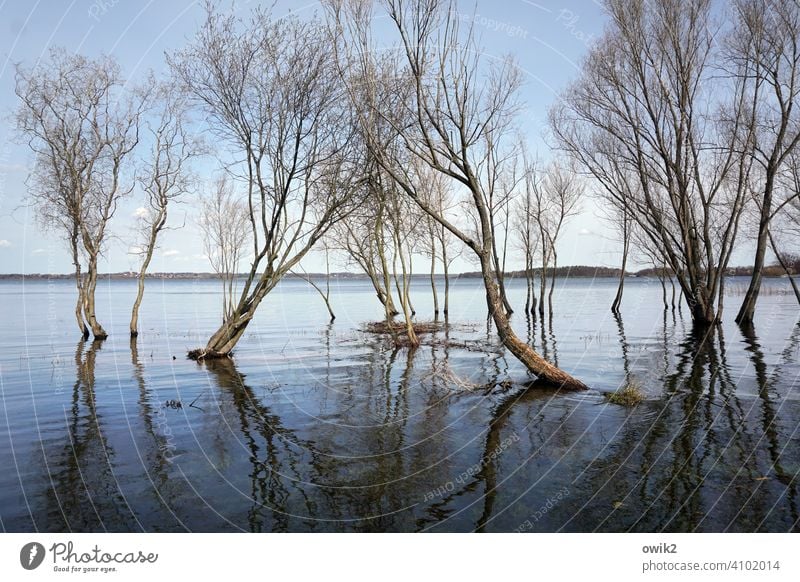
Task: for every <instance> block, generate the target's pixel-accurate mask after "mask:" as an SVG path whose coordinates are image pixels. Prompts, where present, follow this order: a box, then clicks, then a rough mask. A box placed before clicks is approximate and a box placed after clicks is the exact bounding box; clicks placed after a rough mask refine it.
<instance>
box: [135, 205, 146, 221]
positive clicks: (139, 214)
mask: <svg viewBox="0 0 800 582" xmlns="http://www.w3.org/2000/svg"><path fill="white" fill-rule="evenodd" d="M149 214H150V211H149V210H148V209H147V208H145V207H144V206H140V207H139V208H137V209H136V210H134V211H133V216H134V217H135V218H145V217H146V216H148V215H149Z"/></svg>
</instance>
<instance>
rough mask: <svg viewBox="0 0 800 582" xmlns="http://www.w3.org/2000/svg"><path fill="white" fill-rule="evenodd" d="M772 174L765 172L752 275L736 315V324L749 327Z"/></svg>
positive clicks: (759, 275) (760, 268)
mask: <svg viewBox="0 0 800 582" xmlns="http://www.w3.org/2000/svg"><path fill="white" fill-rule="evenodd" d="M773 184H774V172H772V171H770V170H769V169H768V170H767V177H766V184H765V186H764V199H763V200H762V203H761V216H760V218H759V222H758V239H757V241H756V256H755V259H754V260H753V274H752V275H751V276H750V285H749V286H748V287H747V292H746V293H745V294H744V299H743V300H742V306H741V307H740V308H739V313H738V314H737V315H736V323H738V324H740V325H751V324H752V323H753V316H754V315H755V311H756V302H757V301H758V294H759V292H760V291H761V278H762V272H763V269H764V257H765V256H766V253H767V236H768V234H769V222H770V215H771V214H772V188H773Z"/></svg>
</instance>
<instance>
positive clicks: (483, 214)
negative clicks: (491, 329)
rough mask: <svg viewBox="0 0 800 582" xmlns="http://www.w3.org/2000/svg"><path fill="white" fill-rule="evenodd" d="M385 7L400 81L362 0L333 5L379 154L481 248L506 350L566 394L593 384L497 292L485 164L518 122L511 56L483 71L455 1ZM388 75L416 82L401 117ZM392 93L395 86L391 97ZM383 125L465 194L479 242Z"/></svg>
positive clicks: (443, 220)
mask: <svg viewBox="0 0 800 582" xmlns="http://www.w3.org/2000/svg"><path fill="white" fill-rule="evenodd" d="M385 4H386V6H387V9H388V13H389V17H390V18H391V21H392V22H393V23H394V25H395V28H396V30H397V32H398V33H399V36H400V43H401V47H400V53H401V55H402V59H403V60H404V62H405V67H406V70H405V71H404V74H403V75H400V74H398V73H399V71H397V70H395V71H392V73H391V74H389V75H384V74H382V73H380V72H379V71H378V70H377V68H376V63H375V58H374V52H373V51H372V48H373V47H372V46H371V41H370V38H369V17H370V15H369V11H368V7H365V6H364V5H363V3H354V4H348V5H347V6H344V5H343V3H341V2H332V3H331V10H332V14H333V16H334V18H335V22H336V31H337V32H338V33H340V35H350V36H351V37H352V38H353V39H354V40H353V44H352V45H351V46H354V47H357V48H358V49H359V50H358V51H357V54H356V55H355V57H356V58H357V59H358V61H357V64H358V66H359V67H360V77H361V78H362V79H366V80H369V87H370V90H369V91H364V90H359V91H351V93H350V95H351V104H352V105H353V107H354V109H356V110H357V111H358V113H359V119H360V121H361V124H362V127H363V128H365V132H366V134H367V136H368V144H369V146H370V149H371V151H372V152H373V155H375V156H376V159H377V160H378V162H379V163H380V164H381V166H382V167H383V168H384V169H385V170H386V172H387V173H389V174H390V175H391V176H392V177H393V178H394V180H395V181H396V182H397V184H398V185H399V186H400V187H401V188H402V190H403V191H404V192H405V193H406V194H407V195H408V196H409V197H410V198H411V199H412V200H413V201H414V202H416V204H418V205H419V206H420V208H422V210H424V211H425V212H426V213H427V214H428V215H429V216H431V217H432V218H433V219H434V220H436V221H438V222H439V223H440V224H442V225H443V226H444V227H446V228H447V229H448V230H449V231H450V232H452V233H453V235H455V236H456V237H458V238H459V239H461V241H462V242H463V243H464V244H465V245H466V246H467V247H469V248H470V249H471V250H472V251H473V252H474V254H475V256H476V258H477V259H478V260H479V262H480V267H481V273H482V276H483V282H484V287H485V290H486V302H487V306H488V309H489V313H490V316H491V317H492V318H493V320H494V323H495V326H496V328H497V331H498V335H499V337H500V340H501V341H502V343H503V344H504V345H505V346H506V348H508V350H509V351H510V352H511V353H512V354H514V356H515V357H517V358H518V359H519V360H520V361H521V362H522V363H523V364H524V365H525V366H526V367H527V368H528V370H530V371H531V372H533V373H534V374H536V375H537V376H539V378H541V379H542V380H543V381H546V382H550V383H553V384H556V385H560V386H562V387H564V388H566V389H584V388H586V386H585V385H584V384H583V383H582V382H580V381H578V380H576V379H575V378H573V377H572V376H570V375H569V374H567V373H566V372H564V371H562V370H560V369H558V368H557V367H556V366H553V365H552V364H550V363H549V362H547V361H546V360H545V359H544V358H542V357H541V356H540V355H539V354H538V353H536V352H535V351H534V350H533V349H532V348H531V347H530V346H529V345H528V344H526V343H525V342H523V341H522V340H520V339H519V338H518V337H517V335H516V334H515V333H514V331H513V330H512V328H511V325H510V322H509V320H508V316H507V314H506V311H505V309H504V306H503V301H502V297H501V295H500V291H499V288H498V281H497V269H496V265H495V261H494V255H495V252H496V250H497V249H496V247H495V238H494V236H493V225H492V220H491V216H490V206H491V204H490V199H491V198H492V196H494V195H495V193H494V192H491V191H489V190H487V189H488V188H490V187H491V184H492V181H491V180H488V179H487V175H486V168H487V161H489V160H491V159H492V157H493V156H495V155H497V154H498V153H499V152H500V151H502V150H501V149H498V148H501V146H502V142H503V136H504V135H506V134H507V133H508V132H509V130H510V128H511V127H512V124H513V120H514V113H515V111H516V110H517V104H516V101H515V100H516V94H517V88H518V86H519V83H520V78H519V72H518V70H517V68H516V67H515V66H514V64H513V62H512V61H511V60H510V59H508V60H503V61H502V62H500V63H497V64H495V65H494V66H492V67H491V68H490V70H489V71H486V70H485V69H484V68H483V66H482V65H483V61H482V59H481V57H480V55H481V51H480V50H477V48H478V47H476V45H475V40H474V37H473V35H472V32H471V31H467V34H466V35H462V34H461V33H460V32H459V17H458V15H457V13H456V11H455V7H454V6H453V5H452V4H448V3H444V2H440V1H437V0H426V1H421V2H415V3H413V4H408V3H404V2H400V1H398V0H387V2H386V3H385ZM336 42H339V39H337V40H336ZM348 56H349V55H348ZM387 79H388V80H390V81H393V82H394V84H395V85H396V84H401V85H402V84H404V83H407V84H409V85H410V99H408V100H406V101H405V102H404V103H402V104H401V105H403V110H402V111H400V115H399V118H398V117H395V113H396V111H395V110H393V108H390V107H386V104H385V103H384V102H383V94H380V95H379V93H380V92H381V88H380V87H379V84H380V82H381V81H385V80H387ZM393 90H394V87H392V89H391V90H390V91H388V92H389V93H393V92H394V91H393ZM409 118H410V119H411V120H412V121H413V122H412V123H411V124H407V123H398V119H402V120H406V119H409ZM378 121H381V122H388V123H389V124H391V125H392V128H393V130H394V134H395V135H394V136H393V138H394V142H395V143H398V142H399V144H401V146H402V148H403V150H404V151H405V152H406V153H407V154H409V155H411V156H412V157H414V158H416V159H419V160H420V161H422V162H423V163H424V164H427V165H428V166H430V167H431V168H433V169H435V170H436V171H438V172H441V173H442V174H444V175H446V176H448V178H449V179H451V180H452V181H454V182H456V183H458V184H459V186H460V187H462V188H464V189H465V190H466V192H468V194H469V198H470V201H471V204H472V210H473V211H474V213H475V214H476V215H477V218H478V224H479V230H478V232H477V233H475V236H471V235H470V234H468V233H467V232H465V231H464V230H462V229H461V228H459V227H458V226H457V225H456V224H455V223H454V220H453V218H452V217H451V216H446V215H443V214H442V213H441V212H440V211H438V210H437V208H435V207H433V206H432V205H431V204H429V203H428V202H427V199H426V196H425V193H424V188H422V187H420V185H419V184H418V183H417V182H416V181H415V180H414V176H413V172H411V171H409V170H408V168H407V167H403V166H402V165H401V164H397V163H395V161H394V160H392V159H391V158H390V155H389V154H391V153H392V150H391V148H387V147H386V146H387V144H386V142H384V141H382V140H381V136H380V135H376V134H375V133H371V132H370V129H371V128H372V127H373V126H374V125H375V124H376V123H377V122H378Z"/></svg>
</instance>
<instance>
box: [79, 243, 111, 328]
mask: <svg viewBox="0 0 800 582" xmlns="http://www.w3.org/2000/svg"><path fill="white" fill-rule="evenodd" d="M96 289H97V255H94V256H90V257H89V265H88V270H87V274H86V280H85V282H84V291H83V315H84V317H86V321H87V322H88V323H89V328H90V329H91V330H92V335H94V339H96V340H104V339H106V338H107V337H108V334H107V333H106V330H104V329H103V326H102V325H100V322H98V321H97V316H96V315H95V304H94V293H95V290H96Z"/></svg>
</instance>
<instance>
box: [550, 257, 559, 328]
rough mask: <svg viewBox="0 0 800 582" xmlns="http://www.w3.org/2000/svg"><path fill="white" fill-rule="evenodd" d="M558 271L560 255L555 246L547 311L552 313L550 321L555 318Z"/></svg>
mask: <svg viewBox="0 0 800 582" xmlns="http://www.w3.org/2000/svg"><path fill="white" fill-rule="evenodd" d="M557 270H558V254H557V253H556V248H555V246H554V247H553V270H552V271H551V272H550V291H549V292H548V294H547V310H548V311H549V312H550V319H552V318H553V290H554V289H555V288H556V272H557Z"/></svg>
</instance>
